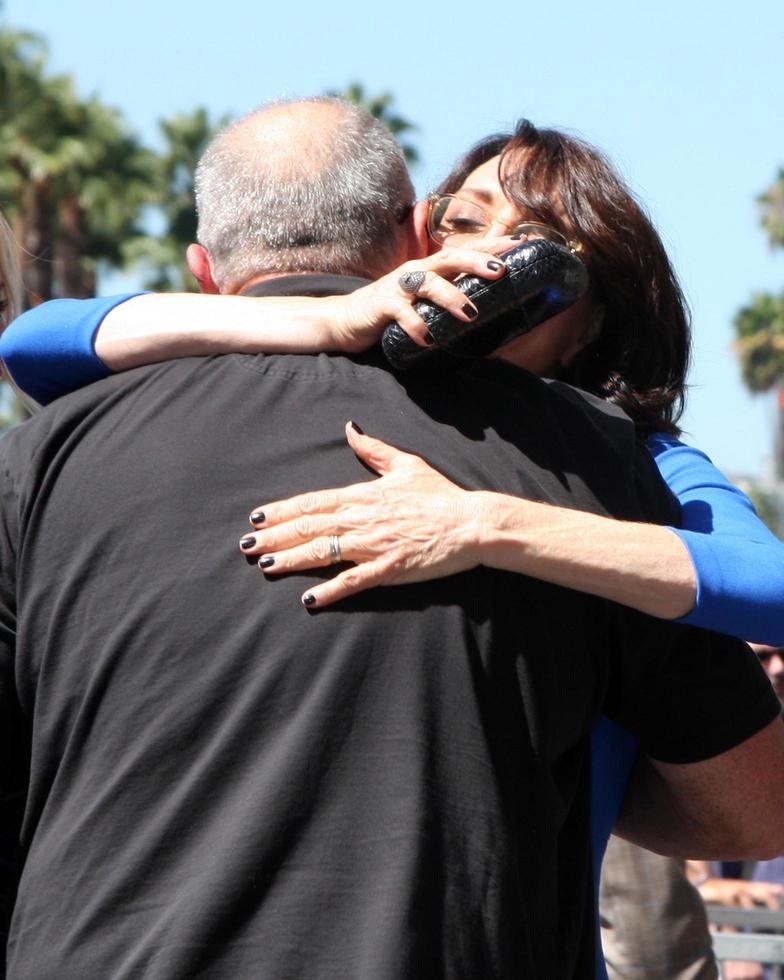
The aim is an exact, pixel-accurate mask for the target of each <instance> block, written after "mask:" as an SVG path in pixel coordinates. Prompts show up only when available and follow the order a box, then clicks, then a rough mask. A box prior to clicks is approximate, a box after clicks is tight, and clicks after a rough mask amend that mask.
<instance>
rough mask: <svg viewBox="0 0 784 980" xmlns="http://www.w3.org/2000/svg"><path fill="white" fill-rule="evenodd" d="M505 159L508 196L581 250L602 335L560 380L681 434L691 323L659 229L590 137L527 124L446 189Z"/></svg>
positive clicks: (490, 141)
mask: <svg viewBox="0 0 784 980" xmlns="http://www.w3.org/2000/svg"><path fill="white" fill-rule="evenodd" d="M498 155H500V157H501V161H500V164H499V180H500V183H501V187H502V188H503V191H504V194H505V195H506V197H507V198H508V199H509V200H510V201H512V202H513V203H514V204H515V205H517V207H519V208H520V210H521V211H523V212H524V213H525V215H526V216H529V215H530V216H531V219H532V220H533V219H534V218H535V219H536V220H538V221H542V222H544V223H545V224H547V225H550V226H551V227H553V228H556V229H558V230H559V231H560V232H561V233H562V234H564V235H565V236H566V237H567V238H573V239H577V240H578V241H579V242H580V243H581V244H582V251H581V253H580V258H581V259H582V260H583V261H584V262H585V264H586V266H587V268H588V271H589V273H590V277H591V290H592V295H593V297H594V298H595V299H596V300H597V301H598V302H599V303H601V304H602V305H603V307H604V319H603V321H602V326H601V330H600V332H599V333H598V334H597V336H596V337H595V338H594V339H593V340H592V341H591V342H590V343H589V344H588V346H587V347H586V348H585V349H584V350H583V351H581V353H580V354H579V355H578V356H577V357H576V358H575V359H574V361H573V362H572V363H571V364H570V365H569V366H568V367H566V368H565V369H564V370H563V372H562V373H561V374H560V375H559V377H560V378H561V379H562V380H564V381H568V382H569V383H570V384H573V385H576V386H577V387H579V388H583V389H585V390H586V391H590V392H592V393H593V394H595V395H598V396H599V397H600V398H604V399H607V400H608V401H611V402H614V403H615V404H616V405H619V406H620V407H621V408H623V409H624V411H625V412H626V413H627V414H628V415H629V417H630V418H631V419H632V420H633V421H634V422H635V423H636V425H637V426H638V428H639V429H640V430H641V431H643V432H644V433H647V432H650V431H653V430H659V431H663V432H669V433H672V434H673V435H677V434H678V433H679V429H678V426H677V422H678V419H679V418H680V416H681V414H682V412H683V407H684V400H685V388H686V381H685V379H686V371H687V369H688V365H689V355H690V344H691V339H690V318H689V311H688V307H687V305H686V301H685V299H684V296H683V293H682V292H681V288H680V286H679V284H678V280H677V278H676V276H675V272H674V271H673V268H672V266H671V265H670V260H669V258H668V257H667V253H666V251H665V249H664V246H663V245H662V242H661V239H660V238H659V235H658V233H657V232H656V229H655V228H654V227H653V224H652V223H651V220H650V218H649V217H648V215H647V214H646V212H645V210H644V209H643V207H642V206H641V205H640V204H639V202H638V201H637V200H636V199H635V197H634V195H633V194H632V192H631V191H630V190H629V188H628V187H627V186H626V184H625V183H624V181H623V179H622V178H621V177H620V175H619V174H618V173H617V171H616V170H615V168H614V167H613V166H612V164H610V162H609V161H608V160H607V159H606V158H605V157H604V156H603V155H602V154H601V153H599V152H598V150H595V149H594V148H593V147H591V146H589V145H588V143H586V142H585V141H584V140H581V139H578V138H577V137H574V136H569V135H567V134H566V133H562V132H560V131H559V130H557V129H537V127H536V126H534V125H533V123H531V122H529V121H528V120H527V119H523V120H521V121H520V122H519V123H518V124H517V126H516V127H515V131H514V133H511V134H509V133H507V134H501V135H497V136H491V137H488V138H487V139H485V140H482V142H481V143H478V144H477V145H476V146H475V147H473V149H471V150H469V152H468V153H467V154H466V155H465V156H464V157H463V159H462V160H460V161H459V163H458V164H457V166H456V167H455V169H454V170H453V171H452V173H451V174H450V175H449V176H448V177H447V178H446V180H445V181H444V182H443V184H442V185H441V187H440V188H439V191H440V192H441V193H442V194H453V193H455V192H456V191H457V190H458V189H459V188H460V186H461V185H462V184H463V182H464V181H465V179H466V177H467V176H468V175H469V174H470V173H471V172H472V171H473V170H475V169H476V168H477V167H479V166H481V165H482V164H483V163H486V162H487V161H488V160H490V159H492V158H493V157H494V156H498Z"/></svg>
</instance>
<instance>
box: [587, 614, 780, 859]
mask: <svg viewBox="0 0 784 980" xmlns="http://www.w3.org/2000/svg"><path fill="white" fill-rule="evenodd" d="M612 622H613V632H612V633H611V634H610V635H611V637H612V639H611V643H610V657H611V660H610V670H609V675H608V676H609V687H608V692H607V696H606V699H605V704H604V711H605V713H606V714H607V715H608V716H609V717H610V718H611V719H612V720H613V721H616V722H618V723H619V724H620V725H623V726H624V727H625V728H627V729H628V730H629V731H630V732H631V733H632V734H633V735H634V736H635V737H636V738H638V739H639V742H640V748H641V752H640V753H639V755H638V759H637V763H636V768H635V770H634V774H633V776H632V780H631V784H630V787H629V792H628V793H627V794H626V798H625V801H624V805H623V808H622V811H621V816H620V818H619V820H618V822H617V823H616V825H615V830H614V832H615V833H616V834H618V835H619V836H621V837H625V838H626V839H627V840H630V841H632V842H633V843H635V844H640V845H641V846H643V847H646V848H648V850H652V851H656V852H658V853H660V854H667V855H672V856H674V857H691V858H710V859H719V858H727V859H736V858H765V857H772V856H775V855H776V854H780V853H781V852H782V851H784V826H782V823H781V820H780V819H779V816H778V815H779V814H780V813H781V809H782V807H783V806H784V724H782V720H781V705H780V704H779V701H778V698H777V697H776V695H775V694H774V692H773V689H772V688H771V685H770V682H769V681H768V678H767V676H766V674H765V672H764V670H763V669H762V667H761V666H760V664H759V662H758V660H757V657H756V656H755V654H754V653H753V652H752V651H751V649H750V648H749V647H748V646H747V645H746V644H745V643H743V642H742V641H741V640H736V639H734V638H732V637H728V636H723V635H720V634H717V633H711V632H709V631H708V630H702V629H694V628H689V627H684V626H678V625H676V624H669V623H664V622H657V621H655V620H651V619H646V618H642V617H639V616H638V614H636V613H634V612H633V611H632V610H618V612H617V615H615V616H613V620H612Z"/></svg>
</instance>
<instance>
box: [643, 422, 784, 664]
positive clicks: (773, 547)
mask: <svg viewBox="0 0 784 980" xmlns="http://www.w3.org/2000/svg"><path fill="white" fill-rule="evenodd" d="M648 447H649V449H650V450H651V453H652V455H653V456H654V459H655V461H656V464H657V466H658V467H659V470H660V472H661V474H662V476H663V477H664V479H665V481H666V482H667V484H668V485H669V487H670V488H671V489H672V491H673V492H674V493H675V495H676V496H677V497H678V500H679V501H680V503H681V521H682V523H681V528H672V529H671V531H672V533H673V534H674V535H677V537H678V538H679V540H680V541H682V542H683V544H684V546H685V547H686V548H688V551H689V554H690V556H691V560H692V562H693V564H694V567H695V569H696V573H697V592H696V600H695V604H694V608H693V609H692V610H691V611H689V612H688V613H687V614H686V615H685V616H684V617H683V618H682V621H683V622H685V623H688V624H690V625H693V626H701V627H703V628H705V629H714V630H718V631H719V632H722V633H729V634H730V635H732V636H738V637H741V638H742V639H745V640H750V641H753V642H757V643H769V644H773V645H776V646H777V645H780V644H784V603H782V596H784V542H782V541H780V540H779V539H778V538H777V537H776V536H775V535H774V534H773V533H772V532H771V531H770V530H768V528H767V527H766V526H765V525H764V524H763V523H762V521H761V520H760V519H759V517H757V514H756V512H755V510H754V505H753V504H752V502H751V501H750V500H749V498H748V497H747V496H746V495H745V494H744V493H742V492H741V491H740V490H739V489H738V488H737V487H736V486H733V484H732V483H730V481H729V480H728V479H727V477H726V476H724V474H723V473H721V472H720V470H718V469H716V467H715V466H714V465H713V463H712V462H711V461H710V459H709V458H708V457H707V456H706V455H705V454H704V453H702V452H700V450H698V449H694V448H693V447H691V446H687V445H684V443H682V442H679V441H678V440H677V439H674V438H672V437H670V436H665V435H662V434H656V435H654V436H652V437H651V438H650V439H649V440H648Z"/></svg>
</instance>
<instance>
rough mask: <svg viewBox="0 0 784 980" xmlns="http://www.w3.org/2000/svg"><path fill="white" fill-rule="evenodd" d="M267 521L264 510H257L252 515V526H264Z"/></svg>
mask: <svg viewBox="0 0 784 980" xmlns="http://www.w3.org/2000/svg"><path fill="white" fill-rule="evenodd" d="M265 520H266V518H265V516H264V511H263V510H256V511H254V512H253V513H252V514H251V515H250V522H251V524H263V523H264V521H265Z"/></svg>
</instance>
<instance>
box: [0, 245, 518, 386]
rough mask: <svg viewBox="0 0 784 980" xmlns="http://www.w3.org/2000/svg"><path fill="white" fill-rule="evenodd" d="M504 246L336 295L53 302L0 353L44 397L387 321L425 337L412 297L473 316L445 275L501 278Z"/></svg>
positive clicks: (287, 349) (374, 332) (340, 342)
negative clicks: (404, 279)
mask: <svg viewBox="0 0 784 980" xmlns="http://www.w3.org/2000/svg"><path fill="white" fill-rule="evenodd" d="M508 246H509V240H508V239H487V240H486V241H485V242H483V243H477V245H476V246H475V247H474V248H472V249H444V250H443V251H441V252H438V253H436V254H434V255H431V256H427V257H426V258H423V259H416V260H414V261H411V262H407V263H405V264H404V265H402V266H400V267H399V268H397V269H395V270H394V271H393V272H391V273H389V274H388V275H386V276H384V277H382V278H381V279H379V280H378V281H377V282H375V283H370V284H369V285H368V286H365V287H363V288H362V289H358V290H357V291H356V292H354V293H351V294H349V295H345V296H329V297H318V298H316V297H293V296H292V297H249V296H225V295H205V294H198V293H172V294H156V293H149V294H125V295H123V296H114V297H109V298H105V299H94V300H73V299H68V300H52V301H50V302H48V303H43V304H41V305H40V306H37V307H34V308H33V309H31V310H28V311H27V312H26V313H24V314H22V316H20V317H18V318H17V319H16V320H14V321H13V322H12V323H11V324H10V325H9V326H8V328H7V329H6V330H5V332H4V334H3V335H2V337H0V357H1V358H2V359H3V361H4V363H5V366H6V369H7V370H8V372H9V374H10V375H11V377H12V378H13V379H14V381H15V382H16V383H17V384H18V385H19V387H20V388H21V389H22V390H23V391H25V392H26V393H27V394H29V395H31V396H32V397H33V398H35V399H36V401H39V402H41V403H42V404H46V403H48V402H50V401H53V400H54V399H55V398H58V397H59V396H60V395H63V394H67V393H68V392H69V391H73V390H75V389H76V388H80V387H82V386H83V385H85V384H90V383H91V382H93V381H96V380H99V379H100V378H103V377H106V376H107V375H108V374H111V373H112V372H114V371H123V370H127V369H129V368H132V367H138V366H140V365H142V364H153V363H157V362H159V361H166V360H170V359H171V358H175V357H189V356H192V355H203V354H223V353H249V354H256V353H267V354H276V353H315V352H319V351H344V352H355V351H361V350H365V349H366V348H368V347H370V346H372V345H373V344H374V343H375V342H376V341H377V340H378V338H379V336H380V335H381V332H382V331H383V329H384V327H385V326H386V325H387V323H388V322H389V321H390V320H397V321H398V323H400V325H401V326H402V327H403V328H404V329H405V330H406V331H407V332H408V333H409V335H410V336H411V337H412V338H413V339H414V340H415V341H417V342H418V343H421V344H425V343H426V342H427V338H426V333H427V330H426V327H425V324H424V322H423V321H422V319H421V318H420V317H419V315H418V314H417V313H416V311H415V309H414V306H413V304H414V303H415V302H416V300H418V299H429V300H431V301H432V302H434V303H437V304H438V305H439V306H441V307H443V308H445V309H448V310H449V311H450V313H452V314H453V315H454V316H455V317H457V318H458V319H460V320H464V321H468V320H470V319H472V315H475V313H473V314H472V309H473V307H472V305H471V304H470V303H468V302H467V300H466V297H465V296H464V295H463V293H461V292H460V291H459V290H458V289H457V288H456V287H455V286H454V284H453V283H452V282H450V281H449V280H450V279H452V278H454V277H456V276H457V275H459V274H461V273H473V274H475V275H481V276H483V277H484V278H486V279H494V278H498V277H500V276H502V275H503V273H504V270H505V267H504V265H503V263H500V262H498V261H496V260H495V258H494V255H492V254H488V252H495V251H498V250H502V249H503V248H504V247H508ZM411 271H423V272H425V273H426V277H425V280H424V281H423V282H422V284H421V285H420V287H419V288H418V290H417V295H416V296H413V295H411V294H409V293H406V292H404V291H403V290H402V289H401V287H400V283H399V279H400V277H401V275H403V274H404V273H406V272H411Z"/></svg>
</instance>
